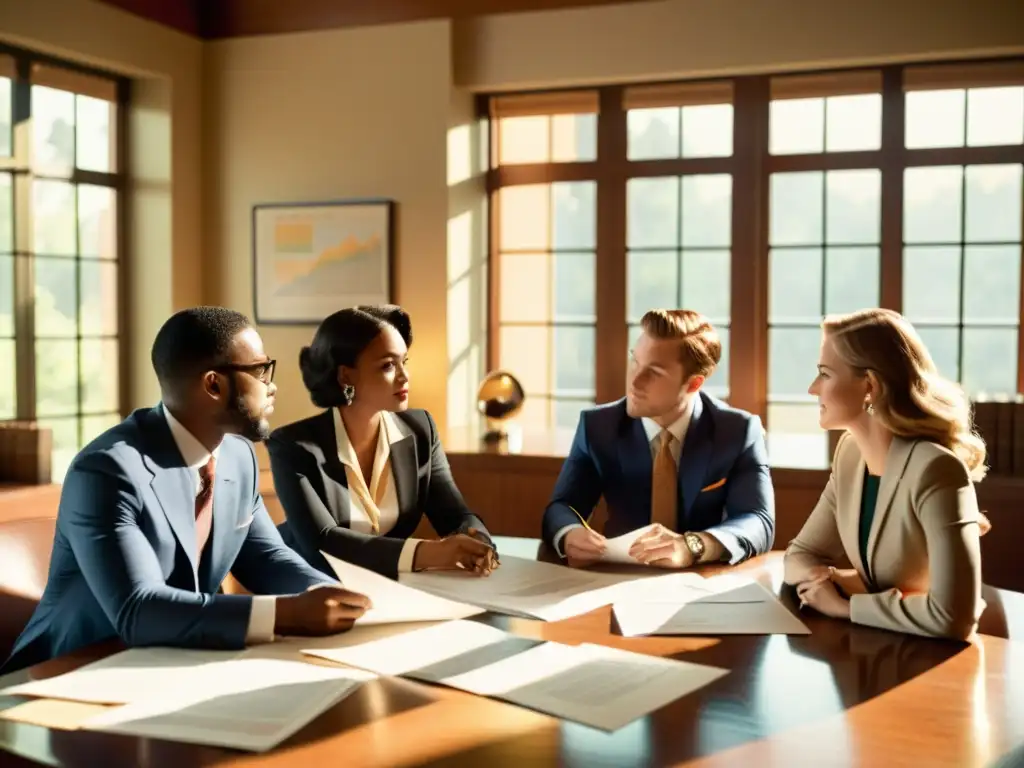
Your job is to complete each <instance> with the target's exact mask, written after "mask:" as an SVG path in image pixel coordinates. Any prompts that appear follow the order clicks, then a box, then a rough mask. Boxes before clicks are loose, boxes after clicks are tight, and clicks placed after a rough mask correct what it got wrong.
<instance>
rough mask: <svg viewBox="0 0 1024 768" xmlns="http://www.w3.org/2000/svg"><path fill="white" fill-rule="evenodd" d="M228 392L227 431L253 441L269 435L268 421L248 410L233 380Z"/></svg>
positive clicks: (259, 441)
mask: <svg viewBox="0 0 1024 768" xmlns="http://www.w3.org/2000/svg"><path fill="white" fill-rule="evenodd" d="M228 394H229V397H228V406H227V407H228V410H227V421H228V425H227V426H228V431H229V432H231V433H232V434H236V435H240V436H242V437H244V438H245V439H246V440H251V441H252V442H254V443H262V442H263V441H265V440H266V439H267V438H268V437H270V423H269V422H268V421H267V420H266V419H265V418H263V416H262V415H261V414H254V413H253V412H252V411H251V410H249V408H248V407H247V406H246V404H245V400H244V399H243V398H242V396H241V395H239V394H238V390H237V388H236V387H235V382H234V381H233V380H232V381H231V391H230V392H229V393H228Z"/></svg>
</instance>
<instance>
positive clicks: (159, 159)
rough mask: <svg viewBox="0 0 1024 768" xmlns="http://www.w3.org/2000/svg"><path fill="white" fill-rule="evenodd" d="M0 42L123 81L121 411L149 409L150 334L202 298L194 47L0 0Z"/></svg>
mask: <svg viewBox="0 0 1024 768" xmlns="http://www.w3.org/2000/svg"><path fill="white" fill-rule="evenodd" d="M0 39H2V40H3V41H5V42H7V43H10V44H13V45H19V46H23V47H26V48H31V49H33V50H36V51H40V52H43V53H49V54H52V55H55V56H60V57H62V58H65V59H69V60H73V61H78V62H81V63H83V64H89V65H92V66H97V67H103V68H105V69H109V70H112V71H114V72H117V73H119V74H122V75H126V76H129V77H131V78H133V88H134V93H135V95H134V104H133V111H132V115H131V119H130V125H131V150H130V158H129V163H130V172H131V174H132V185H131V190H130V191H129V200H128V201H127V202H128V210H129V211H130V216H131V218H130V222H129V227H130V231H131V234H130V243H129V254H130V255H129V265H128V266H129V269H130V274H131V286H132V290H131V292H130V295H129V296H128V299H127V300H128V302H129V309H130V311H129V315H130V322H129V327H128V328H127V329H125V336H126V340H127V342H128V343H127V349H126V353H127V355H128V357H129V360H130V361H131V380H132V389H131V398H130V402H129V403H128V404H127V405H128V406H129V407H136V406H140V405H148V404H152V403H153V402H155V401H156V400H157V399H158V398H159V390H158V388H157V386H156V379H155V376H154V375H153V371H152V368H151V366H150V363H149V348H150V344H151V343H152V340H153V336H154V335H155V334H156V331H157V329H158V328H159V327H160V324H161V323H162V322H163V321H164V320H165V319H166V318H167V316H168V315H169V314H170V313H171V312H172V311H173V310H174V309H176V308H180V307H183V306H188V305H190V304H195V303H197V302H198V301H199V300H200V298H201V296H202V279H203V276H202V260H201V259H202V244H201V238H200V233H201V232H202V229H203V216H202V211H203V203H202V197H201V190H200V183H199V175H200V170H201V165H200V163H201V142H200V122H201V114H200V109H199V103H200V97H199V93H200V74H201V61H202V43H200V42H199V41H198V40H195V39H193V38H190V37H188V36H187V35H183V34H180V33H178V32H175V31H173V30H170V29H168V28H166V27H163V26H160V25H158V24H154V23H152V22H148V21H144V20H142V19H139V18H137V17H135V16H132V15H129V14H127V13H124V12H122V11H119V10H116V9H114V8H111V7H109V6H106V5H102V4H100V3H97V2H91V1H90V0H13V1H11V0H8V1H7V2H0Z"/></svg>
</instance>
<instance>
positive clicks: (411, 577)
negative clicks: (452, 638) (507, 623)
mask: <svg viewBox="0 0 1024 768" xmlns="http://www.w3.org/2000/svg"><path fill="white" fill-rule="evenodd" d="M622 579H623V577H622V576H616V575H612V574H606V573H598V572H595V571H582V570H576V569H572V568H566V567H565V566H562V565H552V564H551V563H542V562H538V561H536V560H527V559H525V558H519V557H511V556H508V555H506V556H505V557H503V558H502V559H501V567H500V568H498V569H497V570H495V571H493V572H492V573H491V575H490V576H487V577H486V578H480V577H477V576H473V575H471V574H466V573H463V572H461V571H432V572H428V573H404V574H402V575H401V576H400V577H399V580H400V581H401V582H402V583H403V584H405V585H407V586H410V587H415V588H416V589H419V590H422V591H424V592H430V593H431V594H434V595H438V596H440V597H445V598H448V599H451V600H462V601H465V602H467V603H472V604H473V605H478V606H480V607H481V608H485V609H487V610H490V611H498V612H501V613H508V614H511V615H513V616H525V617H527V618H532V619H541V620H542V621H560V620H562V619H567V618H571V617H572V616H579V615H580V614H584V613H588V612H589V611H592V610H594V609H595V608H600V607H601V606H602V605H609V604H611V603H612V602H613V601H614V599H615V596H614V590H615V589H616V588H617V587H619V586H620V585H621V582H622Z"/></svg>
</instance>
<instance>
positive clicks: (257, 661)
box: [0, 648, 374, 751]
mask: <svg viewBox="0 0 1024 768" xmlns="http://www.w3.org/2000/svg"><path fill="white" fill-rule="evenodd" d="M248 654H249V652H224V651H197V650H184V649H178V648H133V649H129V650H127V651H123V652H121V653H117V654H114V655H113V656H109V657H107V658H105V659H102V660H100V661H97V662H94V663H92V664H87V665H86V666H83V667H81V668H79V669H77V670H74V671H72V672H68V673H66V674H63V675H58V676H56V677H51V678H47V679H45V680H35V681H32V682H29V683H23V684H20V685H15V686H10V687H8V688H6V689H4V690H3V691H0V693H4V694H12V695H21V696H38V697H45V698H53V699H68V700H73V701H82V702H90V703H96V704H123V705H124V706H121V707H117V708H113V709H109V710H106V711H104V712H103V713H102V714H100V715H98V716H96V717H94V718H91V719H89V720H87V721H86V722H85V723H83V724H82V726H81V727H83V728H86V729H89V730H101V731H112V732H116V733H124V734H131V735H134V736H145V737H152V738H160V739H170V740H174V741H184V742H189V743H194V744H209V745H213V746H220V747H229V748H234V749H245V750H251V751H264V750H267V749H271V748H272V747H274V746H276V745H277V744H279V743H280V742H282V741H283V740H285V739H286V738H288V737H289V736H291V735H292V734H293V733H294V732H295V731H297V730H299V729H300V728H301V727H303V726H304V725H306V724H307V723H308V722H309V721H311V720H312V719H313V718H315V717H316V716H317V715H319V714H320V713H321V712H323V711H324V710H326V709H327V708H329V707H330V706H332V705H333V704H334V703H336V702H337V701H340V700H341V699H342V698H344V697H345V696H347V695H348V694H350V693H352V692H353V691H355V690H356V688H358V687H359V685H360V684H362V683H363V682H365V681H367V680H371V679H373V677H374V675H372V674H369V673H367V672H362V671H359V670H355V669H338V668H331V667H324V666H318V665H314V664H307V663H305V662H302V661H286V660H282V659H261V658H251V657H249V655H248Z"/></svg>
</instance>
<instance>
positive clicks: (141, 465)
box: [0, 406, 328, 674]
mask: <svg viewBox="0 0 1024 768" xmlns="http://www.w3.org/2000/svg"><path fill="white" fill-rule="evenodd" d="M258 483H259V472H258V468H257V464H256V456H255V453H254V451H253V447H252V444H251V443H249V441H247V440H245V439H242V438H240V437H235V436H228V437H225V438H224V441H223V443H222V444H221V447H220V452H219V456H218V461H217V469H216V479H215V481H214V491H213V529H212V531H211V533H210V538H209V541H208V543H207V545H206V548H205V549H204V550H203V554H202V557H201V558H199V559H198V562H197V558H196V554H195V552H196V532H195V492H194V486H193V481H192V478H191V476H190V473H189V470H188V468H187V467H185V465H184V460H183V459H182V456H181V453H180V452H179V451H178V448H177V446H176V445H175V442H174V438H173V436H172V434H171V431H170V427H169V426H168V424H167V421H166V417H165V415H164V413H163V410H162V406H157V407H156V408H146V409H140V410H137V411H135V412H134V413H132V414H131V416H129V417H128V418H127V419H125V420H124V421H123V422H121V424H119V425H118V426H116V427H114V428H113V429H111V430H109V431H107V432H105V433H104V434H102V435H100V436H99V437H98V438H96V439H95V440H94V441H93V442H92V443H90V444H89V445H87V446H86V447H85V448H84V449H83V450H82V451H81V452H80V453H79V454H78V456H77V457H76V458H75V460H74V462H72V464H71V468H70V469H69V471H68V474H67V476H66V478H65V480H64V487H63V489H62V490H61V497H60V507H59V509H58V512H57V530H56V534H55V536H54V542H53V554H52V557H51V561H50V572H49V576H48V579H47V583H46V589H45V591H44V592H43V597H42V600H41V601H40V604H39V606H38V607H37V608H36V610H35V613H34V614H33V615H32V618H31V620H30V621H29V623H28V626H26V627H25V629H24V631H23V632H22V633H21V636H20V637H19V638H18V641H17V643H16V644H15V646H14V650H13V651H12V653H11V657H10V658H9V659H8V660H7V663H6V664H5V665H4V666H3V668H2V669H0V674H6V673H7V672H12V671H14V670H17V669H21V668H23V667H27V666H30V665H32V664H37V663H39V662H42V661H45V660H47V659H49V658H52V657H54V656H59V655H62V654H66V653H69V652H71V651H74V650H76V649H78V648H82V647H84V646H87V645H91V644H93V643H97V642H102V641H105V640H112V639H120V640H121V641H123V642H124V643H125V644H126V645H128V646H147V645H150V646H152V645H164V646H176V647H191V648H211V649H240V648H243V647H244V646H245V638H246V632H247V629H248V625H249V614H250V612H251V610H252V597H250V596H248V595H224V594H216V592H217V590H218V588H219V586H220V584H221V582H222V581H223V580H224V578H225V576H226V575H227V574H228V572H229V571H231V572H233V574H234V576H235V577H236V578H237V579H238V580H239V581H240V582H241V583H242V585H243V586H244V587H245V588H246V589H248V590H249V591H250V592H252V593H254V594H296V593H300V592H304V591H305V590H306V589H308V588H309V587H311V586H314V585H316V584H322V583H324V582H325V581H328V579H326V578H325V577H324V575H323V574H321V573H319V572H318V571H316V570H315V569H313V568H311V567H310V566H309V565H307V564H306V562H305V561H304V560H303V559H302V558H301V557H299V556H298V555H297V554H296V553H295V552H294V551H293V550H291V549H289V548H288V547H287V546H286V545H285V544H284V542H283V541H282V540H281V536H280V534H279V533H278V531H277V529H276V528H275V527H274V524H273V522H272V521H271V519H270V516H269V515H268V514H267V510H266V507H265V506H264V505H263V498H262V497H261V496H260V493H259V486H258Z"/></svg>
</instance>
